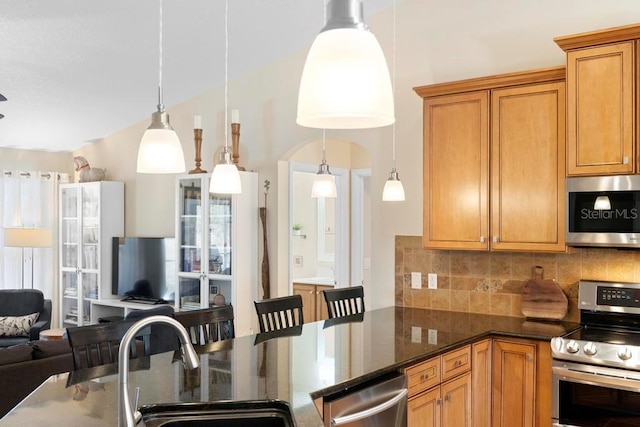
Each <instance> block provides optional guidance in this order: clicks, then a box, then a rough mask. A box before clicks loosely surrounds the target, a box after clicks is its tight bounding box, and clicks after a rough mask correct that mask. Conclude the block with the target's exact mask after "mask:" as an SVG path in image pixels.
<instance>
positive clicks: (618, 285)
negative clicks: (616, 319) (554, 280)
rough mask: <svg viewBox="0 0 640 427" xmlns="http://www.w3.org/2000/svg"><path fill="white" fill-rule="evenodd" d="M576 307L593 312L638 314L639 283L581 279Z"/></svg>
mask: <svg viewBox="0 0 640 427" xmlns="http://www.w3.org/2000/svg"><path fill="white" fill-rule="evenodd" d="M578 308H579V309H580V310H587V311H595V312H598V311H602V312H605V311H608V312H615V313H631V314H640V283H622V282H603V281H599V282H595V281H584V280H581V281H580V284H579V287H578Z"/></svg>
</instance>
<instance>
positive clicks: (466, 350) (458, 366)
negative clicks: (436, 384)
mask: <svg viewBox="0 0 640 427" xmlns="http://www.w3.org/2000/svg"><path fill="white" fill-rule="evenodd" d="M470 369H471V346H470V345H466V346H464V347H462V348H460V349H458V350H454V351H450V352H449V353H446V354H443V355H442V381H445V380H448V379H449V378H453V377H455V376H456V375H458V374H461V373H463V372H466V371H469V370H470Z"/></svg>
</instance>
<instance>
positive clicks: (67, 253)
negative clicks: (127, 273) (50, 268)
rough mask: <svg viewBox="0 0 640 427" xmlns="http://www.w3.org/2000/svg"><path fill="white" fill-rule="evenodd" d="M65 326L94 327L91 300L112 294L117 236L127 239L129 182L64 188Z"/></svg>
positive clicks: (62, 299)
mask: <svg viewBox="0 0 640 427" xmlns="http://www.w3.org/2000/svg"><path fill="white" fill-rule="evenodd" d="M59 233H60V234H59V236H60V238H59V241H60V325H61V327H64V328H66V327H71V326H82V325H86V324H89V323H90V319H91V300H95V299H100V298H108V297H110V296H111V258H112V254H111V251H112V249H111V248H112V241H113V239H112V238H113V237H119V236H124V183H122V182H112V181H100V182H86V183H78V184H61V185H60V229H59Z"/></svg>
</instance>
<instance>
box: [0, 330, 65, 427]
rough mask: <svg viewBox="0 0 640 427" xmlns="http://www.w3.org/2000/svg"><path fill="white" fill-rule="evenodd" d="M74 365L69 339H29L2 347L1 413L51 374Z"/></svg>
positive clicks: (0, 357)
mask: <svg viewBox="0 0 640 427" xmlns="http://www.w3.org/2000/svg"><path fill="white" fill-rule="evenodd" d="M72 369H73V357H72V356H71V347H70V346H69V341H68V340H66V339H63V340H51V341H39V340H36V341H30V342H27V343H22V344H17V345H14V346H11V347H6V348H0V417H3V416H4V415H5V414H6V413H7V412H9V411H10V410H11V409H12V408H13V407H14V406H16V405H17V404H18V403H20V402H21V401H22V400H23V399H24V398H25V397H27V396H28V395H29V394H30V393H31V392H32V391H33V390H35V389H36V388H37V387H38V386H39V385H40V384H42V383H43V382H44V381H45V380H46V379H47V378H49V377H50V376H51V375H55V374H60V373H63V372H69V371H71V370H72Z"/></svg>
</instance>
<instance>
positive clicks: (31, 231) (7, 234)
mask: <svg viewBox="0 0 640 427" xmlns="http://www.w3.org/2000/svg"><path fill="white" fill-rule="evenodd" d="M52 242H53V233H52V231H51V229H50V228H5V229H4V245H5V246H8V247H14V248H48V247H51V245H52Z"/></svg>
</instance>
